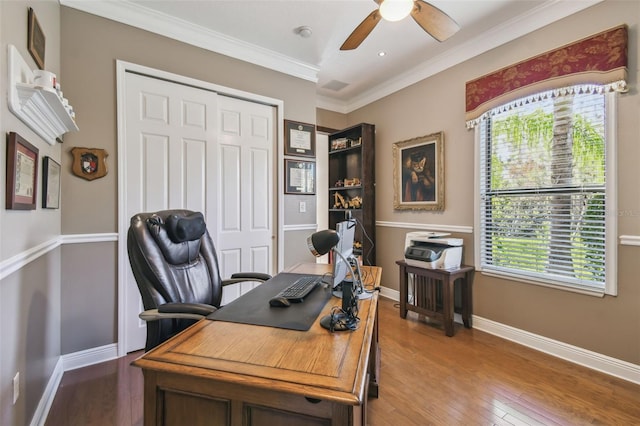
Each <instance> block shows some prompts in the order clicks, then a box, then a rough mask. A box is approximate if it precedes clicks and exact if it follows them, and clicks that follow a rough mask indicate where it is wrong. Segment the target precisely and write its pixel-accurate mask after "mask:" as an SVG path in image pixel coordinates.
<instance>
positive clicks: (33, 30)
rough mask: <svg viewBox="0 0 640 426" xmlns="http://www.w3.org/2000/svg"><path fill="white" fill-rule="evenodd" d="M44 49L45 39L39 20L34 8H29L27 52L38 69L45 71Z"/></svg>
mask: <svg viewBox="0 0 640 426" xmlns="http://www.w3.org/2000/svg"><path fill="white" fill-rule="evenodd" d="M44 47H45V37H44V32H43V31H42V28H41V27H40V23H39V22H38V18H36V14H35V12H34V11H33V9H32V8H29V13H28V25H27V50H29V53H30V54H31V57H32V58H33V60H34V61H35V62H36V64H37V65H38V68H39V69H41V70H43V69H44Z"/></svg>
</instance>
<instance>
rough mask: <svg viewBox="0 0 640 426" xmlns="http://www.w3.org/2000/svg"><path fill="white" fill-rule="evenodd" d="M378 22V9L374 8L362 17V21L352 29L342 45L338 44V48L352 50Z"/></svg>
mask: <svg viewBox="0 0 640 426" xmlns="http://www.w3.org/2000/svg"><path fill="white" fill-rule="evenodd" d="M378 22H380V13H379V12H378V9H376V10H374V11H373V12H371V13H370V14H369V16H367V17H366V18H364V21H362V22H361V23H360V25H358V26H357V27H356V29H355V30H353V32H352V33H351V35H350V36H349V37H347V39H346V40H345V42H344V43H342V46H340V50H353V49H355V48H356V47H358V46H360V43H362V42H363V41H364V39H365V38H367V36H368V35H369V33H370V32H371V31H373V29H374V28H375V27H376V25H378Z"/></svg>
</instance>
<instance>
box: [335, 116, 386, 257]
mask: <svg viewBox="0 0 640 426" xmlns="http://www.w3.org/2000/svg"><path fill="white" fill-rule="evenodd" d="M375 177H376V173H375V126H374V125H373V124H366V123H362V124H358V125H356V126H352V127H349V128H347V129H344V130H341V131H339V132H336V133H333V134H331V135H329V228H330V229H336V224H337V223H338V222H341V221H343V220H345V219H348V218H349V217H351V218H353V219H355V220H356V221H357V222H358V226H357V228H356V234H355V243H354V253H355V254H356V255H358V256H361V257H362V263H363V264H364V265H375V263H376V250H375V241H376V193H375Z"/></svg>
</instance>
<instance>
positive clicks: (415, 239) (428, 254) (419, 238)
mask: <svg viewBox="0 0 640 426" xmlns="http://www.w3.org/2000/svg"><path fill="white" fill-rule="evenodd" d="M449 235H451V234H448V233H442V232H425V231H416V232H408V233H407V236H406V238H405V247H404V260H405V261H406V262H407V265H411V266H417V267H420V268H427V269H454V268H459V267H460V262H461V260H462V238H447V237H448V236H449Z"/></svg>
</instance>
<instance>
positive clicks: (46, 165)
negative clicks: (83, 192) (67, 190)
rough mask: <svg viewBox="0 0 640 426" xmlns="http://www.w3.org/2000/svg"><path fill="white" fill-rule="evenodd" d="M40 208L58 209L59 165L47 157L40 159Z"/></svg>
mask: <svg viewBox="0 0 640 426" xmlns="http://www.w3.org/2000/svg"><path fill="white" fill-rule="evenodd" d="M42 208H45V209H57V208H60V164H58V163H56V162H55V161H54V160H53V159H51V157H47V156H45V157H44V158H43V159H42Z"/></svg>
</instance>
